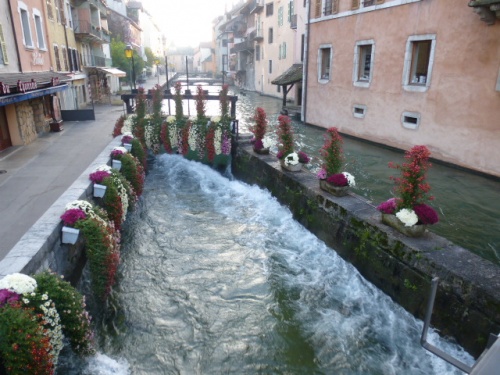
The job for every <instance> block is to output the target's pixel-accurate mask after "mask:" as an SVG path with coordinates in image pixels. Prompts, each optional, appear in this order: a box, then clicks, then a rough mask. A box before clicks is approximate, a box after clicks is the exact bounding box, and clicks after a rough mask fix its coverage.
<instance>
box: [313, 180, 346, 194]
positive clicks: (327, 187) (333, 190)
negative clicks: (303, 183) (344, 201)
mask: <svg viewBox="0 0 500 375" xmlns="http://www.w3.org/2000/svg"><path fill="white" fill-rule="evenodd" d="M319 187H320V189H321V190H324V191H326V192H328V193H330V194H331V195H334V196H336V197H345V196H346V195H347V194H348V193H349V186H335V185H334V184H331V183H329V182H328V181H326V180H319Z"/></svg>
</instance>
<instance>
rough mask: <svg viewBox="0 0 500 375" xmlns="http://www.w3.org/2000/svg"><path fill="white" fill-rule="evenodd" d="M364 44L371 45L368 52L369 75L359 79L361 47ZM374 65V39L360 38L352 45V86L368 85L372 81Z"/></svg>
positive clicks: (364, 45)
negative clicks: (366, 77)
mask: <svg viewBox="0 0 500 375" xmlns="http://www.w3.org/2000/svg"><path fill="white" fill-rule="evenodd" d="M366 46H371V53H370V75H369V76H368V79H367V80H365V79H360V68H361V66H360V64H361V58H362V56H361V52H362V49H363V48H364V47H366ZM374 65H375V40H373V39H367V40H360V41H357V42H356V45H355V46H354V61H353V70H352V81H353V84H354V86H356V87H370V84H371V83H372V79H373V70H374Z"/></svg>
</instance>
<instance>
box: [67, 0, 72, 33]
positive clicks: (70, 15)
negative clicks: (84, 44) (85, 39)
mask: <svg viewBox="0 0 500 375" xmlns="http://www.w3.org/2000/svg"><path fill="white" fill-rule="evenodd" d="M66 19H67V20H68V24H67V26H69V27H70V28H71V29H72V28H73V14H72V13H71V5H70V3H69V1H68V0H66Z"/></svg>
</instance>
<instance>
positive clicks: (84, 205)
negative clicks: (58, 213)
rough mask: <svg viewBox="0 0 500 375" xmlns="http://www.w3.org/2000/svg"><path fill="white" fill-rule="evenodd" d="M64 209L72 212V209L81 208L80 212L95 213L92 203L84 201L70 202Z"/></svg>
mask: <svg viewBox="0 0 500 375" xmlns="http://www.w3.org/2000/svg"><path fill="white" fill-rule="evenodd" d="M64 208H65V210H66V211H67V210H71V209H72V208H79V209H80V210H82V211H83V212H85V213H87V214H88V213H90V212H93V210H94V209H93V207H92V204H91V203H89V202H87V201H83V200H76V201H73V202H69V203H68V204H67V205H66V207H64Z"/></svg>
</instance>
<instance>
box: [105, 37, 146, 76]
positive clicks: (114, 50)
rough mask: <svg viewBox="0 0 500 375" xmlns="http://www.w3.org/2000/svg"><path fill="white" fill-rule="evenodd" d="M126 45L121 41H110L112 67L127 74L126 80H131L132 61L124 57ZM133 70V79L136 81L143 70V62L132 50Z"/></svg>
mask: <svg viewBox="0 0 500 375" xmlns="http://www.w3.org/2000/svg"><path fill="white" fill-rule="evenodd" d="M126 47H127V45H126V44H125V43H124V42H122V41H121V40H119V39H118V40H117V39H112V40H111V59H112V60H113V66H114V67H116V68H118V69H120V70H123V71H124V72H126V73H127V80H128V81H131V80H132V61H131V59H128V58H127V57H125V48H126ZM134 68H135V78H136V79H137V78H138V77H139V75H140V74H141V73H142V71H143V69H144V60H143V59H142V57H141V56H140V55H139V54H138V53H137V51H135V50H134Z"/></svg>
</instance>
